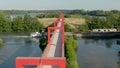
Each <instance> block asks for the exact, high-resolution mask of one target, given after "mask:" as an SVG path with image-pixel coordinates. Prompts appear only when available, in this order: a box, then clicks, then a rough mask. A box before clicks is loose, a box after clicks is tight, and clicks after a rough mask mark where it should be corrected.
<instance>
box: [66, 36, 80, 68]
mask: <svg viewBox="0 0 120 68" xmlns="http://www.w3.org/2000/svg"><path fill="white" fill-rule="evenodd" d="M77 47H78V43H77V40H75V39H74V38H73V37H70V36H67V37H66V38H65V56H66V59H67V68H79V65H78V62H77V58H76V52H75V49H77Z"/></svg>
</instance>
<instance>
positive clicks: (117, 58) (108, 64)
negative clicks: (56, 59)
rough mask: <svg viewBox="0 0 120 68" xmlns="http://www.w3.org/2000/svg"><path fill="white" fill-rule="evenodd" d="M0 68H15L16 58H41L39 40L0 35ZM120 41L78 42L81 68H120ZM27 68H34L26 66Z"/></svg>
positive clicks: (85, 40) (90, 40)
mask: <svg viewBox="0 0 120 68" xmlns="http://www.w3.org/2000/svg"><path fill="white" fill-rule="evenodd" d="M0 38H2V39H3V41H4V44H3V46H2V47H0V68H15V59H16V57H40V56H41V54H42V51H41V49H40V47H39V39H37V38H30V37H29V36H27V35H13V34H9V35H5V34H4V35H0ZM118 40H120V39H83V38H80V39H79V40H78V42H79V47H78V50H77V58H78V63H79V65H80V68H120V44H117V41H118ZM25 68H33V67H31V66H30V67H28V66H26V67H25Z"/></svg>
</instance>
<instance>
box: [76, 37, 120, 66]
mask: <svg viewBox="0 0 120 68" xmlns="http://www.w3.org/2000/svg"><path fill="white" fill-rule="evenodd" d="M118 40H120V39H79V48H78V52H77V57H78V62H79V65H80V67H81V68H120V45H119V44H117V41H118Z"/></svg>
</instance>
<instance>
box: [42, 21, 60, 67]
mask: <svg viewBox="0 0 120 68" xmlns="http://www.w3.org/2000/svg"><path fill="white" fill-rule="evenodd" d="M61 26H62V23H61V22H59V23H58V26H57V27H61ZM46 57H62V31H61V30H59V29H56V30H55V32H54V34H53V38H52V39H51V42H50V49H49V51H48V54H47V56H46ZM43 68H59V67H58V66H50V65H43Z"/></svg>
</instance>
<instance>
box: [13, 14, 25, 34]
mask: <svg viewBox="0 0 120 68" xmlns="http://www.w3.org/2000/svg"><path fill="white" fill-rule="evenodd" d="M12 29H13V31H17V32H21V31H23V30H24V28H23V20H22V17H20V16H18V17H17V18H15V19H14V20H13V22H12Z"/></svg>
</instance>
